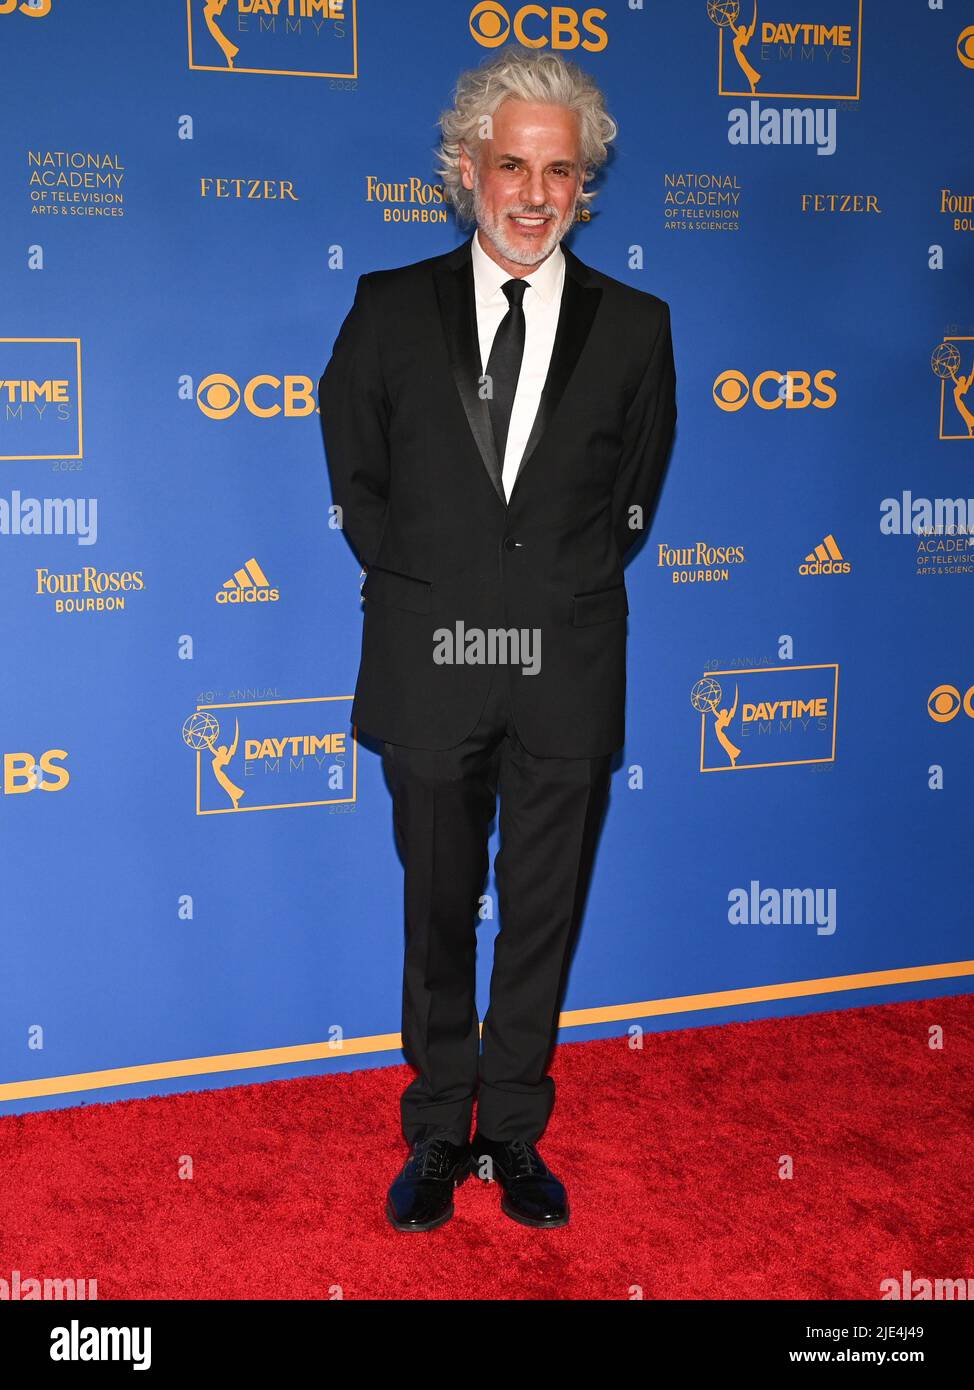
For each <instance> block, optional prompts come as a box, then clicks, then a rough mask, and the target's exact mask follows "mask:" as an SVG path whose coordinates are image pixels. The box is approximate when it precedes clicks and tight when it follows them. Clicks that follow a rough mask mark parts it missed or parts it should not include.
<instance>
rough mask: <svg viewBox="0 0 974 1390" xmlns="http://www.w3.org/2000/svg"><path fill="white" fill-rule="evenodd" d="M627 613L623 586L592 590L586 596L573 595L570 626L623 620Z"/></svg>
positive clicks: (627, 606)
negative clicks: (616, 619)
mask: <svg viewBox="0 0 974 1390" xmlns="http://www.w3.org/2000/svg"><path fill="white" fill-rule="evenodd" d="M628 612H629V598H628V596H627V594H626V586H625V584H624V583H623V584H613V585H612V587H611V588H609V589H593V590H592V591H591V592H590V593H587V594H575V595H574V597H573V600H572V625H573V626H574V627H588V625H589V624H590V623H607V622H610V621H611V620H612V619H613V618H624V617H626V615H627V614H628Z"/></svg>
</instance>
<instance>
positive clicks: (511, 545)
mask: <svg viewBox="0 0 974 1390" xmlns="http://www.w3.org/2000/svg"><path fill="white" fill-rule="evenodd" d="M517 544H518V543H517V541H516V540H515V539H514V537H513V536H508V537H507V539H506V540H505V541H504V549H505V550H516V549H517Z"/></svg>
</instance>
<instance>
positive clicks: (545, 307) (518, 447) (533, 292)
mask: <svg viewBox="0 0 974 1390" xmlns="http://www.w3.org/2000/svg"><path fill="white" fill-rule="evenodd" d="M470 250H471V255H472V257H473V278H474V292H475V295H476V302H477V336H478V337H479V339H480V362H481V368H480V369H481V371H482V372H486V371H487V363H488V362H489V361H490V349H491V346H492V344H493V341H494V334H495V333H496V332H497V329H498V327H499V326H500V322H501V319H502V318H503V317H504V315H505V314H506V313H507V311H508V309H509V308H510V307H511V306H510V305H509V304H508V302H507V296H506V295H505V293H504V291H503V290H502V289H501V285H503V284H504V283H505V282H506V281H507V280H511V279H513V278H514V277H513V276H511V275H508V273H507V271H506V270H505V269H504V267H503V266H499V265H498V264H497V262H496V261H495V260H492V259H491V257H490V256H488V255H487V252H486V251H485V250H484V248H483V247H482V246H481V244H480V234H479V232H474V235H473V242H472V244H471V248H470ZM524 278H525V280H526V281H527V285H528V287H527V289H526V290H525V292H524V300H523V304H524V356H523V358H522V359H521V373H520V375H519V377H518V379H517V390H516V392H515V394H514V406H513V409H512V410H511V423H510V428H509V429H508V432H507V447H506V448H505V450H504V462H503V472H502V482H503V484H504V495H505V496H506V497H507V498H508V499H510V496H511V489H512V488H513V486H514V479H515V478H516V476H517V470H518V466H519V465H520V462H521V457H522V455H523V453H524V446H525V445H526V444H527V442H528V435H529V434H530V433H531V426H532V425H533V424H534V417H535V416H536V415H537V413H538V404H539V402H540V400H541V392H542V390H543V388H544V384H545V380H546V378H547V376H548V364H549V363H550V361H551V351H552V348H553V347H554V345H555V329H556V328H557V327H558V314H559V312H560V310H561V292H562V288H563V286H564V283H565V257H564V254H563V253H562V249H561V246H560V245H558V246H556V247H555V249H554V251H552V253H551V255H550V256H548V258H547V260H544V261H542V263H541V264H540V265H539V266H538V267H537V268H536V269H535V270H533V271H531V272H530V274H528V275H526V276H525V277H524Z"/></svg>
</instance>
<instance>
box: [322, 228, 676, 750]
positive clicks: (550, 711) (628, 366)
mask: <svg viewBox="0 0 974 1390" xmlns="http://www.w3.org/2000/svg"><path fill="white" fill-rule="evenodd" d="M562 250H563V251H564V254H565V258H566V261H567V266H566V273H565V283H564V289H563V292H562V301H561V310H560V315H559V319H558V326H557V332H556V336H555V343H554V349H553V352H552V358H551V364H550V367H549V371H548V377H547V381H546V384H545V388H544V392H543V395H542V399H541V404H540V406H539V409H538V414H537V418H536V419H535V422H534V427H533V429H532V431H531V435H530V438H529V439H528V443H527V447H526V448H525V451H524V456H523V458H522V461H521V465H520V470H519V472H518V474H517V477H516V480H515V483H514V487H513V490H512V492H511V498H510V502H509V503H508V502H507V500H506V499H505V496H504V490H503V487H502V485H501V463H500V461H499V460H498V458H497V457H496V451H495V448H494V442H493V435H492V431H491V426H490V417H489V413H488V406H487V401H486V399H485V398H484V393H483V390H482V389H481V377H482V369H481V363H480V351H479V347H478V337H477V321H476V307H475V301H474V279H473V262H472V259H471V254H470V241H469V240H468V241H467V242H465V243H464V244H463V245H461V246H459V247H457V248H456V249H455V250H453V251H451V252H449V253H448V254H447V255H442V256H434V257H431V258H430V259H428V260H424V261H418V262H416V263H415V264H413V265H407V266H402V267H401V268H399V269H396V270H382V271H373V272H372V273H370V274H367V275H362V276H361V277H360V279H359V282H358V287H357V290H356V294H355V302H354V304H353V306H352V308H351V310H350V312H349V314H348V317H347V318H346V319H345V321H344V323H343V324H342V327H341V330H340V332H339V335H338V338H337V339H336V341H335V345H334V350H333V353H332V357H331V360H330V362H329V363H328V366H327V367H326V368H325V371H324V373H323V375H322V377H321V380H320V381H319V384H318V401H319V407H320V411H321V425H322V432H323V436H324V444H325V450H326V453H327V459H328V467H329V472H330V476H331V485H332V493H333V497H334V500H335V502H336V503H338V504H339V506H340V507H341V509H342V525H343V528H344V531H345V534H346V536H347V537H348V539H349V541H350V542H351V545H352V548H353V549H354V551H355V554H356V556H357V557H358V559H359V561H360V563H361V564H362V565H363V566H365V567H366V568H367V574H366V578H365V583H364V585H363V588H362V594H363V597H364V600H365V615H364V627H363V636H362V653H361V663H360V667H359V673H358V681H357V684H356V688H355V699H354V703H353V706H352V713H351V718H352V723H353V724H355V725H356V727H357V728H359V729H362V730H364V731H365V732H366V733H369V734H372V735H373V736H374V737H376V738H378V739H384V740H386V741H388V742H390V743H402V744H407V745H409V746H411V747H416V748H452V747H453V746H455V745H456V744H457V743H459V742H460V741H461V740H462V739H463V738H464V737H466V735H467V734H468V733H470V732H471V730H472V729H473V728H474V726H475V725H476V723H477V720H478V718H479V716H480V713H481V710H482V709H483V706H484V702H485V700H486V696H487V690H488V683H489V681H490V678H491V675H492V672H493V669H494V668H493V667H491V666H489V665H465V664H455V665H438V664H437V663H436V662H435V661H434V659H433V654H434V642H435V637H434V634H436V633H437V631H438V630H442V629H444V628H449V629H451V631H455V630H456V625H457V624H458V623H462V625H463V630H464V631H469V629H471V628H481V629H484V630H486V629H488V628H497V629H511V628H517V629H538V630H539V631H540V658H541V660H540V671H539V673H538V674H535V675H531V674H524V673H523V672H522V669H521V666H520V665H512V666H511V667H510V668H509V674H510V678H511V682H512V702H513V704H512V709H513V716H514V723H515V727H516V729H517V733H518V736H519V738H520V739H521V742H522V743H523V744H524V746H525V747H526V748H527V749H528V751H529V752H531V753H534V754H537V755H538V756H542V757H596V756H599V755H602V754H606V753H611V752H614V751H615V750H616V749H617V748H619V747H621V746H622V743H623V741H624V734H625V689H626V635H627V634H626V615H627V614H628V612H629V604H628V599H627V595H626V586H625V581H624V578H623V560H624V558H625V555H626V552H627V551H628V550H629V548H630V547H631V546H632V545H633V544H634V542H635V541H637V540H638V539H639V537H640V535H641V534H642V532H643V530H644V529H645V527H646V526H648V524H649V520H650V516H651V513H652V510H653V504H654V502H655V499H656V494H657V492H658V489H659V485H660V481H661V477H662V472H663V467H664V464H665V460H666V456H667V454H668V451H669V447H670V443H671V439H672V435H673V430H674V426H675V423H676V373H675V370H674V364H673V347H672V341H671V336H670V314H669V307H668V305H667V304H666V303H665V302H664V301H663V300H662V299H659V298H657V296H656V295H653V294H648V293H646V292H644V291H641V290H636V289H633V288H632V287H631V286H629V285H625V284H623V283H622V282H621V281H618V280H613V279H612V278H610V277H609V276H608V275H603V274H601V273H600V272H599V271H597V270H594V269H592V268H591V267H589V266H587V265H584V264H583V263H582V262H581V261H580V260H579V259H578V258H577V256H575V255H574V254H573V253H572V252H571V251H569V250H568V248H567V247H566V246H565V245H564V243H562ZM632 509H640V510H632ZM640 517H641V521H640ZM633 523H635V524H633ZM535 640H537V639H535Z"/></svg>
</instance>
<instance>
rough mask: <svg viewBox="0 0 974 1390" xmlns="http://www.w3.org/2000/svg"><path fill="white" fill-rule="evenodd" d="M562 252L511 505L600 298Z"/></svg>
mask: <svg viewBox="0 0 974 1390" xmlns="http://www.w3.org/2000/svg"><path fill="white" fill-rule="evenodd" d="M562 250H563V252H564V254H565V260H566V262H567V264H566V266H565V283H564V286H563V287H562V292H561V309H560V310H559V314H558V326H557V328H556V329H555V342H554V347H553V348H552V352H551V362H550V364H549V366H548V376H547V379H546V381H545V385H544V390H543V391H542V393H541V401H540V403H539V405H538V413H537V414H536V415H535V417H534V424H533V425H532V426H531V433H530V434H529V435H528V442H527V444H526V445H525V446H524V453H523V454H522V456H521V462H520V464H519V465H518V470H517V474H516V476H515V478H514V486H513V487H512V488H511V500H512V501H513V500H514V492H515V489H516V488H517V485H518V483H519V482H520V481H521V475H522V473H523V472H524V470H525V468H527V466H528V464H529V463H530V461H531V456H532V454H533V453H534V451H535V449H536V448H537V446H538V444H539V443H540V442H541V439H542V437H543V435H544V432H545V430H546V429H547V428H548V426H549V425H550V424H551V420H552V417H553V415H554V413H555V411H556V410H557V409H558V403H559V402H560V400H561V398H562V396H563V395H564V393H565V387H566V386H567V385H568V382H569V379H570V377H571V374H572V372H573V371H574V370H575V364H576V362H577V361H578V359H579V357H580V355H581V352H582V348H583V347H584V346H585V342H586V339H587V338H588V335H589V330H590V328H591V327H592V320H593V318H594V317H595V311H596V309H597V308H598V307H599V300H600V299H601V298H602V291H601V289H599V287H598V286H597V285H593V284H590V283H589V276H588V271H587V267H586V266H585V265H584V264H583V262H582V261H580V260H579V259H578V257H577V256H575V255H573V253H572V252H571V251H569V249H568V247H567V246H564V245H563V246H562Z"/></svg>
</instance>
